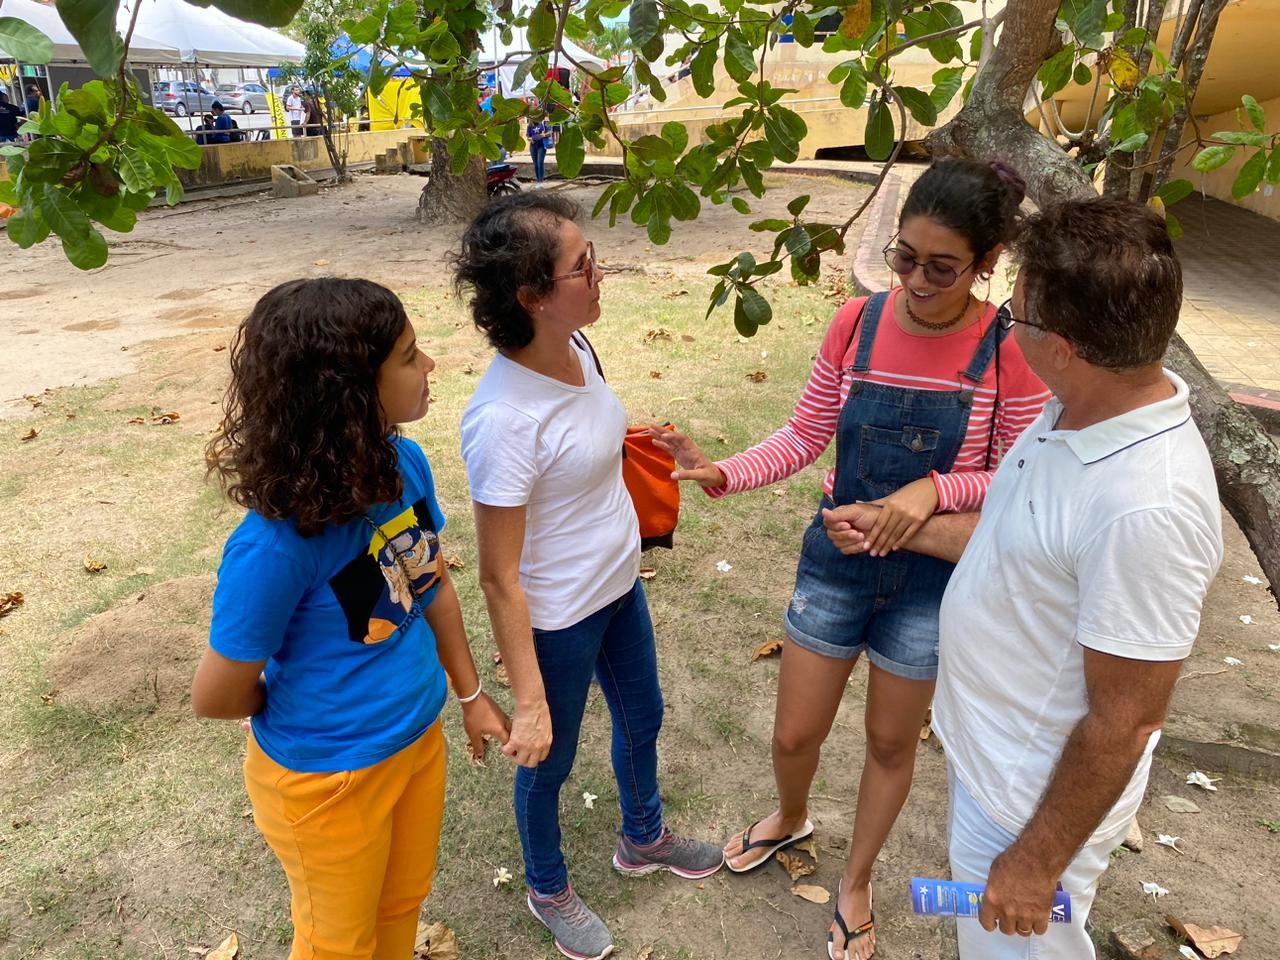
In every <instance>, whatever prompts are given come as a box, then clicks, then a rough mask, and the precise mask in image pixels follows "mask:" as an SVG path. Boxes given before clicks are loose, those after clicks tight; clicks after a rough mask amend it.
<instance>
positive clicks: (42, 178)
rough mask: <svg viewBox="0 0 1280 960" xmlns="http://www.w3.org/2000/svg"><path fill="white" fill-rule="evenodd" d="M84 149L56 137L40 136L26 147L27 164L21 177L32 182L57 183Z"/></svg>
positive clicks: (77, 159)
mask: <svg viewBox="0 0 1280 960" xmlns="http://www.w3.org/2000/svg"><path fill="white" fill-rule="evenodd" d="M83 159H84V151H83V150H81V149H80V148H79V147H77V146H76V145H75V144H72V143H68V142H67V141H66V140H59V139H58V138H57V137H41V138H40V139H39V140H35V141H33V142H32V144H31V146H29V147H28V148H27V165H26V166H25V167H24V168H23V178H24V179H25V180H29V181H31V182H33V183H57V182H58V181H59V180H61V179H62V178H63V176H65V175H66V173H67V171H68V170H70V169H71V168H72V167H73V166H75V165H76V164H77V163H79V162H81V161H82V160H83Z"/></svg>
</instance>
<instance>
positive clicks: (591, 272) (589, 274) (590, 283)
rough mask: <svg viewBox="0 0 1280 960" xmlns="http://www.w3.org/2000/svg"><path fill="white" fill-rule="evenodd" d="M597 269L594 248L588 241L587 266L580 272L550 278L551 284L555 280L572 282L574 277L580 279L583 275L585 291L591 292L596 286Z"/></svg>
mask: <svg viewBox="0 0 1280 960" xmlns="http://www.w3.org/2000/svg"><path fill="white" fill-rule="evenodd" d="M598 269H599V267H597V266H596V248H595V246H593V245H592V243H591V241H590V240H588V241H587V265H586V266H585V267H583V268H582V269H581V270H573V271H571V272H569V273H563V274H561V275H560V276H558V277H552V278H551V282H552V283H555V282H556V281H557V280H572V279H573V278H574V277H581V276H583V275H585V276H586V278H587V289H588V290H591V289H592V288H594V287H595V285H596V271H597V270H598Z"/></svg>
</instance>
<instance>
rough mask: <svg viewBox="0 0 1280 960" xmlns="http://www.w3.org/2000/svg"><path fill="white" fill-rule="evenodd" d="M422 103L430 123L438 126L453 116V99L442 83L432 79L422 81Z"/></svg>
mask: <svg viewBox="0 0 1280 960" xmlns="http://www.w3.org/2000/svg"><path fill="white" fill-rule="evenodd" d="M422 94H423V96H422V103H423V105H424V106H425V107H426V108H427V115H428V116H429V117H430V118H431V124H432V125H435V126H439V125H441V124H442V123H444V121H445V120H447V119H448V118H449V117H451V116H453V101H452V100H450V99H449V94H448V93H447V92H446V91H445V88H444V86H443V85H442V84H440V83H437V82H435V81H432V80H426V81H423V83H422Z"/></svg>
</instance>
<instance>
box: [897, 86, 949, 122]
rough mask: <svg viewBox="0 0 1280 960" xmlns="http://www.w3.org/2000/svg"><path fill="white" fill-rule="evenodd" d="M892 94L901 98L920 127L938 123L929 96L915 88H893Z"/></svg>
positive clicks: (935, 109)
mask: <svg viewBox="0 0 1280 960" xmlns="http://www.w3.org/2000/svg"><path fill="white" fill-rule="evenodd" d="M893 92H894V93H896V94H897V95H898V96H899V97H901V98H902V102H903V103H905V104H906V105H907V110H909V111H910V112H911V116H913V117H914V118H915V121H916V123H918V124H920V125H921V126H922V127H932V126H933V125H934V124H935V123H937V122H938V108H937V107H935V106H934V105H933V101H932V100H931V99H930V98H929V95H928V94H927V93H925V92H924V91H923V90H917V89H916V88H915V87H894V88H893Z"/></svg>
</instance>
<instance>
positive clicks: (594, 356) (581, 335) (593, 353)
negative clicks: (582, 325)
mask: <svg viewBox="0 0 1280 960" xmlns="http://www.w3.org/2000/svg"><path fill="white" fill-rule="evenodd" d="M573 335H574V336H575V337H577V338H578V339H579V340H580V341H581V342H582V343H581V345H582V346H584V347H586V348H587V349H588V350H589V351H591V360H592V362H593V363H595V365H596V373H598V374H600V379H601V380H604V381H605V383H608V382H609V381H608V378H607V377H605V375H604V367H602V366H600V357H599V356H598V355H597V354H596V348H595V347H593V346H592V345H591V341H590V340H588V339H587V335H586V334H585V333H583V332H582V331H581V330H575V331H574V333H573Z"/></svg>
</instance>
